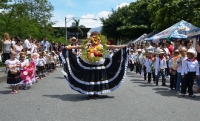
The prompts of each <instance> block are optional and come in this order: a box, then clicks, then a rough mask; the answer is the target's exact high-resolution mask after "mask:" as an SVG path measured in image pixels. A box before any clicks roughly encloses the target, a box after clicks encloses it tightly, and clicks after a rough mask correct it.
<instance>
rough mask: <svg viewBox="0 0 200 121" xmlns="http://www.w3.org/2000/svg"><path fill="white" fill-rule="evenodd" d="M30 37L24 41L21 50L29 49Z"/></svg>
mask: <svg viewBox="0 0 200 121" xmlns="http://www.w3.org/2000/svg"><path fill="white" fill-rule="evenodd" d="M30 42H31V36H28V37H27V39H26V40H24V46H23V48H24V49H25V48H27V49H31V43H30Z"/></svg>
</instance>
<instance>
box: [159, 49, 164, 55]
mask: <svg viewBox="0 0 200 121" xmlns="http://www.w3.org/2000/svg"><path fill="white" fill-rule="evenodd" d="M157 54H158V55H159V54H165V52H164V51H163V50H162V49H159V50H158V52H157Z"/></svg>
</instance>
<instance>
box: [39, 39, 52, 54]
mask: <svg viewBox="0 0 200 121" xmlns="http://www.w3.org/2000/svg"><path fill="white" fill-rule="evenodd" d="M41 47H42V51H49V47H50V44H49V42H48V41H47V38H46V37H44V38H43V40H42V41H41Z"/></svg>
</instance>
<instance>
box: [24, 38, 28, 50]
mask: <svg viewBox="0 0 200 121" xmlns="http://www.w3.org/2000/svg"><path fill="white" fill-rule="evenodd" d="M24 48H28V41H27V40H25V41H24Z"/></svg>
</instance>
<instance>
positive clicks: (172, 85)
mask: <svg viewBox="0 0 200 121" xmlns="http://www.w3.org/2000/svg"><path fill="white" fill-rule="evenodd" d="M173 71H176V70H173ZM176 83H177V71H176V74H175V75H174V74H172V73H170V88H171V89H173V88H175V89H176Z"/></svg>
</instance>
